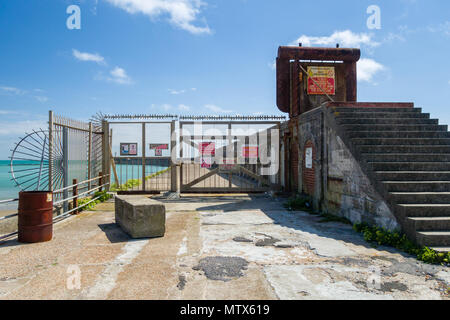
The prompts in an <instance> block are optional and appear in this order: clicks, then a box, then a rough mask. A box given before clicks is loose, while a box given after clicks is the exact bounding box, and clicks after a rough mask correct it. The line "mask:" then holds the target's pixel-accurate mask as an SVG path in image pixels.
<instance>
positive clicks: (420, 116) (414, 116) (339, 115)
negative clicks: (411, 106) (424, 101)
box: [334, 111, 430, 119]
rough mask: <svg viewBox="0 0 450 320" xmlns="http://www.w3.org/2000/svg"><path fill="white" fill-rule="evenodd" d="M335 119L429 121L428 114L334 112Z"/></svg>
mask: <svg viewBox="0 0 450 320" xmlns="http://www.w3.org/2000/svg"><path fill="white" fill-rule="evenodd" d="M334 115H335V116H336V117H337V119H341V118H358V119H369V118H378V119H379V118H386V117H388V118H398V119H430V114H429V113H418V112H337V111H336V112H335V113H334Z"/></svg>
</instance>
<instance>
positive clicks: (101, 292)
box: [81, 239, 149, 299]
mask: <svg viewBox="0 0 450 320" xmlns="http://www.w3.org/2000/svg"><path fill="white" fill-rule="evenodd" d="M148 242H149V240H148V239H147V240H138V241H130V242H128V243H127V244H126V245H125V246H124V247H123V249H122V253H121V254H119V255H118V256H117V257H116V258H115V259H114V260H113V261H112V262H110V263H109V264H108V265H107V267H106V269H105V270H104V271H103V272H102V273H101V274H100V276H99V277H98V278H97V281H96V282H95V284H94V285H93V286H92V287H90V288H88V289H87V290H86V291H85V292H83V293H82V294H81V295H82V297H85V298H88V299H106V298H107V297H108V294H109V293H110V292H111V291H112V290H113V289H114V287H115V286H116V281H117V277H118V276H119V274H120V273H121V272H122V271H123V269H124V268H125V267H126V266H127V265H129V264H130V263H131V262H132V261H133V260H134V258H136V257H137V256H138V255H139V253H140V252H141V250H142V248H144V246H145V245H146V244H147V243H148Z"/></svg>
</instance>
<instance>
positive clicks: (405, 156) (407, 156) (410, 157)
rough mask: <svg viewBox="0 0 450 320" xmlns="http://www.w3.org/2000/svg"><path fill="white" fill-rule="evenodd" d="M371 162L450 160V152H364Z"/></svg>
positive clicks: (364, 155)
mask: <svg viewBox="0 0 450 320" xmlns="http://www.w3.org/2000/svg"><path fill="white" fill-rule="evenodd" d="M362 156H363V157H364V158H365V159H366V160H367V161H370V162H450V153H363V154H362Z"/></svg>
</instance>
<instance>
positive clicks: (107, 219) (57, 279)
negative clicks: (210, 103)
mask: <svg viewBox="0 0 450 320" xmlns="http://www.w3.org/2000/svg"><path fill="white" fill-rule="evenodd" d="M160 200H161V201H163V202H164V203H165V204H166V210H167V222H166V235H165V236H164V237H163V238H156V239H142V240H131V239H129V237H128V236H127V235H126V234H125V233H123V232H122V230H120V228H118V227H117V226H116V225H115V221H114V212H113V211H114V204H113V203H112V202H109V203H105V204H101V205H99V206H98V207H97V209H96V211H91V212H85V213H82V214H80V215H78V216H74V217H71V218H70V219H67V220H65V221H64V222H61V223H58V224H57V225H55V228H54V239H53V240H52V241H51V242H47V243H40V244H29V245H24V244H19V243H18V242H17V241H16V240H15V239H11V240H7V241H4V242H0V299H194V300H197V299H234V300H246V299H258V300H264V299H448V286H449V282H450V270H449V269H450V268H446V267H441V266H432V265H426V264H424V263H421V262H419V261H417V260H416V259H414V258H413V257H410V256H408V255H406V254H403V253H400V252H398V251H396V250H394V249H391V248H385V247H378V248H373V247H371V246H370V245H368V244H367V243H366V242H365V241H364V240H363V239H362V237H361V235H359V234H357V233H355V232H354V231H353V230H352V228H351V226H348V225H344V224H341V223H335V222H331V223H321V222H319V220H320V218H318V217H316V216H312V215H309V214H307V213H304V212H289V211H286V210H285V209H284V208H283V206H282V200H281V199H279V200H277V199H271V198H268V197H265V196H248V195H234V196H222V197H220V196H217V195H216V196H206V195H199V196H193V195H185V196H183V197H182V198H181V199H177V200H164V199H160Z"/></svg>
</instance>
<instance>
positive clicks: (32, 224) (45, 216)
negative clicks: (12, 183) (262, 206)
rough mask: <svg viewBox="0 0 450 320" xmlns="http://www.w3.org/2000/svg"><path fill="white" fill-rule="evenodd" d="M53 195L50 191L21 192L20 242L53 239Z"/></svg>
mask: <svg viewBox="0 0 450 320" xmlns="http://www.w3.org/2000/svg"><path fill="white" fill-rule="evenodd" d="M52 236H53V195H52V193H51V192H49V191H22V192H20V193H19V237H18V240H19V242H24V243H37V242H45V241H50V240H52Z"/></svg>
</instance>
